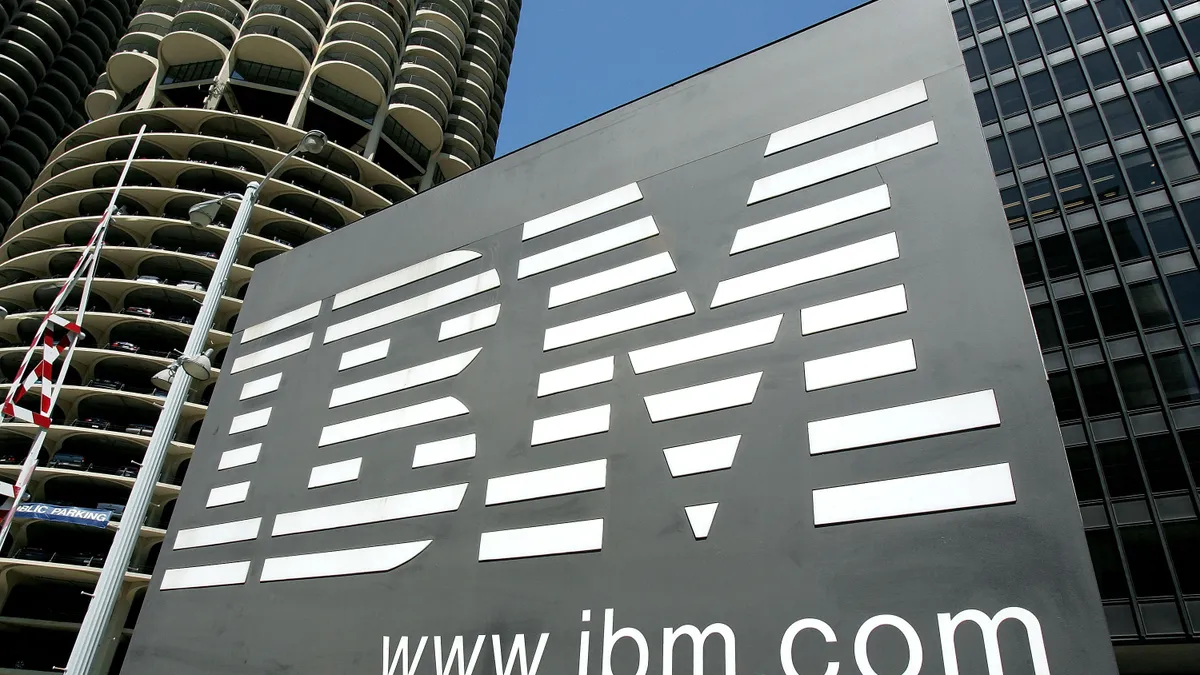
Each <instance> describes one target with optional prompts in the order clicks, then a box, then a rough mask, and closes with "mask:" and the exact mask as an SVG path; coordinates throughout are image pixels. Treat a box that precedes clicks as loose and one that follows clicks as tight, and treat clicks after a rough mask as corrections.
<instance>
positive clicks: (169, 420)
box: [66, 131, 326, 675]
mask: <svg viewBox="0 0 1200 675" xmlns="http://www.w3.org/2000/svg"><path fill="white" fill-rule="evenodd" d="M325 141H326V138H325V134H324V133H322V132H320V131H309V132H308V133H306V134H304V137H303V138H301V139H300V142H299V143H297V144H296V147H295V148H293V149H292V150H291V152H289V153H287V154H286V155H284V157H283V158H282V159H280V160H279V161H278V162H277V163H276V164H275V166H273V167H272V168H271V170H270V171H268V172H267V175H266V176H264V177H263V180H262V183H261V184H260V183H258V182H257V181H251V182H250V183H249V184H248V185H247V186H246V192H245V193H244V194H243V195H241V197H240V198H241V202H242V203H241V205H240V206H239V207H238V211H237V215H236V216H235V217H234V219H233V225H232V226H230V228H229V236H228V237H227V238H226V239H225V245H224V246H223V247H222V248H221V257H220V258H219V259H218V260H217V267H216V269H215V270H213V276H212V281H210V282H209V284H208V289H207V291H206V292H205V293H204V302H203V303H202V304H201V305H200V312H199V313H198V314H197V315H196V322H195V324H193V327H192V334H191V335H190V336H189V337H188V341H187V346H186V347H184V349H183V354H182V355H181V356H180V357H179V358H177V359H176V360H175V362H174V363H172V364H171V365H170V366H168V367H167V368H165V369H163V370H162V371H160V372H158V373H156V374H155V375H154V377H153V378H151V381H152V382H153V383H154V385H155V386H156V387H160V388H163V389H166V390H167V397H166V399H165V400H164V401H163V404H162V408H163V410H162V412H161V413H160V414H159V416H158V423H157V424H155V426H154V433H153V435H151V436H150V443H149V445H148V446H147V447H146V454H145V456H144V457H143V459H142V469H141V471H139V472H138V477H137V480H135V481H134V483H133V489H132V490H131V491H130V493H129V501H128V503H127V504H126V506H125V512H124V514H123V515H122V517H121V528H120V529H118V530H117V533H116V535H115V536H114V537H113V543H112V547H111V548H110V549H109V551H108V557H107V558H106V559H105V561H104V569H103V571H101V573H100V578H99V580H97V581H96V590H95V592H94V594H93V595H92V600H91V602H90V603H88V610H87V614H86V615H85V616H84V618H83V624H82V625H80V627H79V636H78V637H76V638H75V647H74V648H73V649H72V650H71V658H70V659H69V660H68V661H67V667H66V672H67V675H91V670H92V664H93V662H94V661H95V658H96V652H97V651H98V650H99V647H100V643H101V641H102V640H103V639H104V634H105V632H106V631H107V629H108V624H109V621H110V620H111V618H112V611H113V607H114V606H115V605H116V602H117V596H118V595H120V591H121V584H122V582H123V581H124V580H125V571H126V570H127V569H128V568H129V560H130V558H131V557H132V555H133V549H134V546H135V544H137V538H138V533H139V530H140V529H141V525H142V523H143V522H145V520H146V510H147V508H148V507H149V506H150V499H151V497H153V495H154V485H155V483H157V482H158V476H159V474H160V473H162V464H163V460H164V459H165V458H166V455H167V448H168V447H169V446H170V444H171V439H172V438H173V437H174V436H175V428H176V426H178V424H179V415H180V413H181V412H182V411H183V404H184V403H185V402H186V401H187V395H188V390H189V389H190V387H191V383H192V380H193V379H196V380H201V381H203V380H207V379H209V378H211V377H212V353H213V351H212V350H211V349H205V347H206V346H207V344H208V332H209V330H211V329H212V325H213V320H214V319H215V318H216V315H217V306H218V305H219V304H220V302H221V295H222V294H223V293H224V290H225V285H226V283H227V282H228V280H229V272H230V270H231V269H233V263H234V260H235V259H236V258H237V251H238V242H239V240H241V238H242V235H243V234H245V233H246V230H247V229H248V228H249V225H250V213H251V212H252V211H253V210H254V204H255V203H256V202H257V201H258V194H259V191H260V190H261V189H262V185H266V183H267V182H268V181H269V180H271V178H273V177H274V176H275V174H276V173H277V172H278V171H279V169H280V168H282V167H283V165H284V163H285V162H287V160H288V159H290V158H291V157H292V156H294V155H295V154H296V153H298V152H310V153H315V152H320V151H321V150H322V149H323V148H324V147H325ZM236 198H238V196H237V195H225V196H224V197H219V198H217V199H210V200H207V201H204V202H200V203H199V204H196V205H194V206H192V207H191V208H190V209H188V220H189V221H191V223H192V224H193V225H195V226H197V227H207V226H208V225H211V224H212V222H213V220H214V219H215V218H216V216H217V213H218V212H220V210H221V205H222V204H223V203H224V202H226V201H227V200H230V199H236ZM164 385H165V386H164Z"/></svg>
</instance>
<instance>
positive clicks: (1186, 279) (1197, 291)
mask: <svg viewBox="0 0 1200 675" xmlns="http://www.w3.org/2000/svg"><path fill="white" fill-rule="evenodd" d="M1167 283H1168V284H1169V285H1170V286H1171V295H1172V296H1173V297H1174V298H1175V304H1176V305H1178V306H1179V314H1180V316H1181V317H1182V318H1183V320H1184V321H1193V320H1195V319H1200V272H1197V271H1196V270H1192V271H1191V272H1184V273H1183V274H1172V275H1171V276H1169V277H1167Z"/></svg>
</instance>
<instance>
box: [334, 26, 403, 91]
mask: <svg viewBox="0 0 1200 675" xmlns="http://www.w3.org/2000/svg"><path fill="white" fill-rule="evenodd" d="M338 40H349V41H350V42H357V43H358V44H360V45H363V46H364V47H366V48H368V49H370V50H371V51H373V52H375V53H376V54H378V55H379V57H380V58H382V59H383V62H384V63H391V62H392V53H393V52H392V51H391V50H389V49H388V48H387V47H386V46H385V45H384V44H383V43H382V42H380V41H379V40H376V39H375V38H373V37H371V36H370V35H367V34H366V33H360V32H358V31H356V30H352V29H351V28H349V27H342V28H338V29H337V30H335V31H333V32H331V33H330V34H329V35H327V36H325V42H326V43H330V42H336V41H338ZM383 83H384V85H385V86H386V84H387V78H386V77H385V78H383Z"/></svg>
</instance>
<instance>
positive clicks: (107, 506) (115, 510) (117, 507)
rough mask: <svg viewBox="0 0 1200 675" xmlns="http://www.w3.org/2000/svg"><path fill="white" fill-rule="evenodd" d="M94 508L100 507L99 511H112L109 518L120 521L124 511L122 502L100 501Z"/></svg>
mask: <svg viewBox="0 0 1200 675" xmlns="http://www.w3.org/2000/svg"><path fill="white" fill-rule="evenodd" d="M96 508H98V509H100V510H101V511H112V518H110V520H112V521H113V522H118V521H120V520H121V516H122V515H123V514H124V513H125V505H124V504H112V503H109V502H100V503H99V504H97V505H96Z"/></svg>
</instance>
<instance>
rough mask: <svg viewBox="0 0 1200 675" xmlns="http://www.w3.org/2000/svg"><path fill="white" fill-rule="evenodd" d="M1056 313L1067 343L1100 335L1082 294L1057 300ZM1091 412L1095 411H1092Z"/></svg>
mask: <svg viewBox="0 0 1200 675" xmlns="http://www.w3.org/2000/svg"><path fill="white" fill-rule="evenodd" d="M1058 315H1059V317H1061V318H1062V324H1063V332H1064V333H1066V337H1067V344H1077V343H1079V342H1087V341H1089V340H1095V339H1096V338H1098V337H1100V334H1099V333H1098V332H1096V320H1095V319H1093V318H1092V310H1091V308H1090V307H1088V304H1087V299H1086V298H1084V297H1083V296H1082V295H1080V296H1077V297H1074V298H1067V299H1066V300H1059V301H1058ZM1085 395H1086V394H1085ZM1092 414H1093V415H1095V414H1097V413H1095V412H1093V413H1092Z"/></svg>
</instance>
